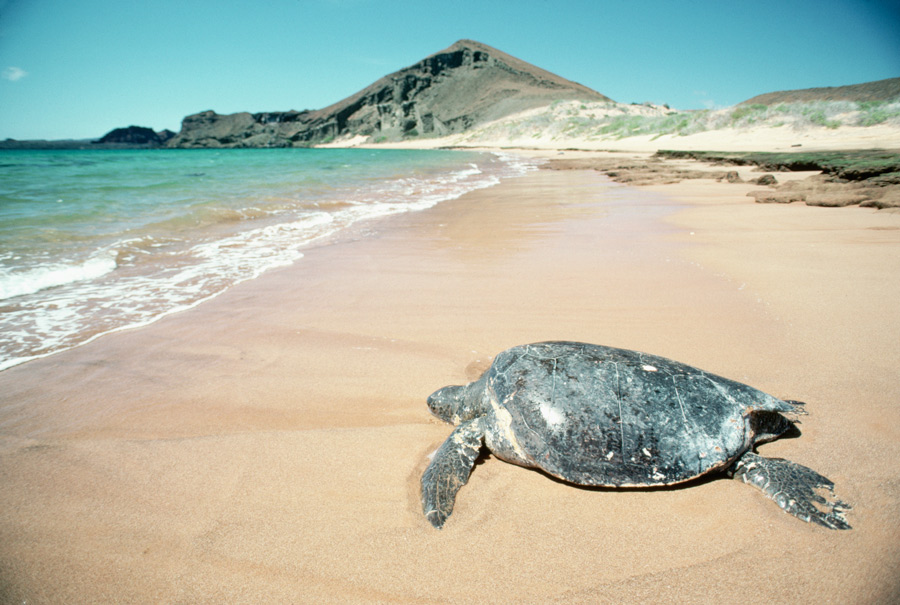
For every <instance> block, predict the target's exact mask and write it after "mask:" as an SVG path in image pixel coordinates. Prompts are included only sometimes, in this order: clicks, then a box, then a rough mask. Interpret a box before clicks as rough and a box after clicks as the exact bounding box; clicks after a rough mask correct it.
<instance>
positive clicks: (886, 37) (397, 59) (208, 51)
mask: <svg viewBox="0 0 900 605" xmlns="http://www.w3.org/2000/svg"><path fill="white" fill-rule="evenodd" d="M461 38H470V39H474V40H478V41H479V42H483V43H485V44H488V45H490V46H494V47H496V48H498V49H500V50H502V51H504V52H507V53H509V54H511V55H513V56H516V57H518V58H520V59H522V60H524V61H528V62H530V63H533V64H535V65H537V66H539V67H542V68H544V69H547V70H549V71H552V72H554V73H557V74H559V75H560V76H563V77H565V78H568V79H570V80H575V81H577V82H580V83H582V84H584V85H586V86H589V87H591V88H593V89H595V90H597V91H599V92H601V93H603V94H605V95H607V96H609V97H612V98H613V99H615V100H617V101H621V102H625V103H630V102H643V101H652V102H657V103H668V104H669V105H671V106H672V107H676V108H679V109H697V108H703V107H709V106H728V105H733V104H735V103H738V102H740V101H743V100H745V99H747V98H749V97H752V96H754V95H756V94H760V93H764V92H771V91H775V90H784V89H793V88H809V87H814V86H839V85H843V84H855V83H860V82H867V81H871V80H880V79H884V78H890V77H898V76H900V0H893V1H876V0H856V1H849V0H817V1H807V0H796V1H793V0H775V1H770V0H753V1H749V0H745V1H741V2H735V1H730V0H717V1H711V0H685V1H682V2H679V1H676V0H643V1H642V0H616V1H611V0H494V1H492V0H477V1H475V0H452V1H450V0H413V1H403V2H394V1H391V0H216V1H209V0H0V139H4V138H7V137H11V138H17V139H28V138H48V139H57V138H91V137H99V136H101V135H103V134H105V133H106V132H107V131H109V130H111V129H113V128H116V127H119V126H127V125H130V124H136V125H141V126H149V127H151V128H154V129H157V130H160V129H163V128H169V129H172V130H176V131H177V130H178V129H179V128H180V125H181V119H182V118H183V117H184V116H185V115H188V114H191V113H196V112H198V111H203V110H206V109H213V110H215V111H217V112H219V113H231V112H236V111H254V112H255V111H275V110H288V109H298V110H300V109H317V108H320V107H324V106H326V105H329V104H331V103H333V102H335V101H338V100H340V99H342V98H344V97H346V96H348V95H350V94H352V93H354V92H356V91H358V90H360V89H361V88H364V87H365V86H367V85H369V84H371V83H372V82H374V81H375V80H377V79H378V78H380V77H381V76H383V75H385V74H388V73H390V72H393V71H396V70H398V69H400V68H403V67H406V66H408V65H411V64H413V63H415V62H417V61H418V60H420V59H422V58H424V57H426V56H428V55H430V54H432V53H434V52H437V51H439V50H442V49H443V48H446V47H447V46H450V45H451V44H452V43H453V42H455V41H456V40H458V39H461Z"/></svg>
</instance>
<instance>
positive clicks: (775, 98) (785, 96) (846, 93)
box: [739, 78, 900, 105]
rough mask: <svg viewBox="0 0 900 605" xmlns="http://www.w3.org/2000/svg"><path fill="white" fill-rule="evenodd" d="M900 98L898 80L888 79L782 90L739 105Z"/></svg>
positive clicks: (873, 100) (858, 101)
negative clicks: (846, 84)
mask: <svg viewBox="0 0 900 605" xmlns="http://www.w3.org/2000/svg"><path fill="white" fill-rule="evenodd" d="M898 98H900V78H888V79H887V80H878V81H877V82H865V83H863V84H850V85H848V86H826V87H823V88H801V89H798V90H782V91H779V92H767V93H765V94H761V95H757V96H755V97H753V98H752V99H747V100H746V101H742V102H741V103H739V105H778V104H779V103H810V102H813V101H855V102H857V103H862V102H878V101H893V100H895V99H898Z"/></svg>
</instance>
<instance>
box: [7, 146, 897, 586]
mask: <svg viewBox="0 0 900 605" xmlns="http://www.w3.org/2000/svg"><path fill="white" fill-rule="evenodd" d="M570 155H571V154H570ZM695 165H696V163H695ZM741 170H742V171H746V172H749V171H750V168H742V169H741ZM744 176H749V174H744ZM801 176H802V175H801ZM754 188H757V186H755V185H751V184H746V183H745V184H733V183H726V182H717V181H714V180H711V179H699V180H692V181H684V182H682V183H679V184H674V185H655V186H652V187H643V188H634V187H629V186H625V185H621V184H617V183H614V182H612V181H610V180H609V178H608V177H606V176H605V175H603V174H601V173H599V172H596V171H593V170H560V171H554V170H540V171H537V172H533V173H531V174H529V175H527V176H525V177H522V178H518V179H512V180H507V181H504V182H503V183H501V184H500V185H498V186H495V187H492V188H488V189H483V190H479V191H476V192H473V193H469V194H467V195H465V196H463V197H461V198H459V199H456V200H453V201H450V202H445V203H442V204H440V205H438V206H436V207H435V208H432V209H430V210H426V211H422V212H417V213H409V214H404V215H399V216H394V217H389V218H386V219H383V220H379V221H377V222H370V223H367V224H366V225H364V226H363V227H360V228H359V229H358V231H357V232H356V233H355V234H353V235H351V236H348V237H344V238H343V239H342V240H341V241H338V242H333V243H329V244H328V245H322V246H319V247H316V248H312V249H310V250H307V251H306V252H305V256H304V258H303V259H302V260H301V261H299V262H297V263H296V264H294V265H293V266H290V267H287V268H284V269H279V270H274V271H271V272H269V273H267V274H265V275H264V276H262V277H260V278H258V279H256V280H253V281H250V282H245V283H243V284H241V285H238V286H236V287H234V288H232V289H230V290H228V291H227V292H225V293H224V294H222V295H221V296H219V297H217V298H215V299H214V300H211V301H209V302H207V303H204V304H202V305H200V306H198V307H196V308H194V309H191V310H189V311H186V312H183V313H180V314H176V315H172V316H169V317H167V318H165V319H163V320H161V321H158V322H157V323H155V324H152V325H150V326H147V327H144V328H140V329H134V330H128V331H123V332H119V333H115V334H111V335H108V336H105V337H103V338H100V339H98V340H96V341H94V342H92V343H90V344H87V345H84V346H81V347H79V348H76V349H73V350H70V351H67V352H63V353H59V354H56V355H53V356H50V357H47V358H44V359H39V360H36V361H32V362H29V363H26V364H23V365H20V366H16V367H13V368H11V369H8V370H6V371H4V372H0V393H2V395H0V485H2V489H0V602H3V603H23V602H27V603H97V602H122V603H149V602H153V603H249V602H269V603H288V602H291V603H313V602H316V603H321V602H326V603H472V602H480V603H548V602H558V603H639V602H666V603H709V602H720V603H736V602H745V601H747V600H753V601H756V602H800V603H827V602H833V603H887V602H891V601H895V600H896V599H898V598H900V580H898V578H900V470H898V464H897V460H898V459H900V406H898V402H900V382H898V380H897V365H898V356H900V349H898V344H897V343H898V342H900V306H898V304H897V301H898V300H900V281H898V280H897V279H896V276H898V275H900V214H898V213H896V212H889V211H875V210H873V209H871V208H858V207H848V208H813V207H808V206H805V205H801V204H790V205H782V204H769V205H763V204H755V203H754V202H753V199H752V198H749V197H747V196H746V194H747V192H748V191H750V190H751V189H754ZM550 339H553V340H562V339H565V340H579V341H586V342H594V343H600V344H606V345H611V346H618V347H625V348H630V349H637V350H642V351H646V352H649V353H654V354H658V355H663V356H667V357H671V358H674V359H677V360H679V361H682V362H685V363H689V364H692V365H696V366H698V367H701V368H704V369H706V370H709V371H711V372H714V373H717V374H721V375H723V376H727V377H730V378H733V379H736V380H740V381H743V382H746V383H748V384H751V385H753V386H755V387H757V388H760V389H762V390H764V391H766V392H769V393H772V394H773V395H776V396H780V397H784V398H790V399H798V400H801V401H805V402H807V408H808V410H809V416H806V417H804V418H803V420H802V425H801V426H800V429H801V431H802V433H803V434H802V436H801V437H800V438H797V439H783V440H780V441H776V442H774V443H771V444H767V445H764V446H762V447H761V448H760V453H762V454H763V455H766V456H772V457H784V458H788V459H791V460H793V461H795V462H798V463H801V464H804V465H806V466H809V467H811V468H813V469H815V470H817V471H818V472H820V473H822V474H823V475H825V476H827V477H829V478H830V479H831V480H833V481H834V482H835V484H836V491H837V494H838V495H839V496H840V497H841V498H842V499H844V500H846V501H847V502H849V503H851V504H852V505H853V510H852V511H851V512H850V513H849V515H848V520H849V521H850V523H851V525H852V526H853V529H852V530H849V531H830V530H827V529H824V528H821V527H818V526H814V525H810V524H806V523H803V522H801V521H799V520H797V519H796V518H794V517H792V516H789V515H787V514H785V513H784V512H782V511H781V510H780V509H779V508H778V507H777V506H776V505H775V504H774V503H773V502H772V501H770V500H768V499H767V498H765V497H764V496H763V495H762V494H761V493H760V492H758V491H757V490H754V489H752V488H750V487H748V486H746V485H743V484H741V483H739V482H737V481H733V480H729V479H727V478H725V477H722V478H719V479H715V480H705V481H701V482H698V483H694V484H688V485H685V486H682V487H679V488H677V489H662V490H630V491H627V490H596V489H594V490H592V489H583V488H578V487H574V486H571V485H566V484H563V483H561V482H558V481H554V480H551V479H549V478H548V477H547V476H546V475H544V474H542V473H540V472H536V471H533V470H528V469H523V468H520V467H517V466H513V465H510V464H507V463H504V462H502V461H499V460H497V459H496V458H494V457H492V456H485V457H483V459H482V461H481V462H479V463H478V464H477V465H476V467H475V469H474V472H473V474H472V476H471V479H470V481H469V483H468V484H467V485H466V486H465V487H464V488H463V489H462V491H461V492H460V495H459V498H458V500H457V504H456V508H455V510H454V513H453V516H452V517H451V518H450V519H449V521H448V523H447V524H446V526H445V527H444V529H443V530H440V531H437V530H435V529H434V528H432V527H431V526H430V525H429V523H428V522H427V521H426V520H425V518H424V517H423V515H422V512H421V507H420V504H419V478H420V476H421V474H422V472H423V470H424V469H425V467H426V465H427V462H428V456H429V454H430V453H431V452H433V451H434V450H435V449H436V448H437V447H438V446H439V445H440V444H441V442H442V441H443V440H444V439H446V437H447V436H448V435H449V433H450V431H451V426H450V425H447V424H444V423H441V422H440V421H439V420H437V419H435V418H433V417H432V416H431V415H430V414H429V412H428V410H427V408H426V406H425V398H426V397H427V396H428V395H429V394H430V393H431V392H432V391H434V390H435V389H437V388H439V387H441V386H444V385H447V384H460V383H463V382H466V381H468V380H473V379H475V378H477V377H478V376H479V375H480V373H481V372H482V371H483V370H484V369H485V368H487V367H488V366H489V364H490V361H491V359H492V357H493V356H494V355H496V354H497V353H499V352H500V351H502V350H504V349H506V348H508V347H510V346H514V345H518V344H524V343H528V342H535V341H541V340H550Z"/></svg>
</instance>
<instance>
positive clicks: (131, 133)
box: [94, 126, 175, 147]
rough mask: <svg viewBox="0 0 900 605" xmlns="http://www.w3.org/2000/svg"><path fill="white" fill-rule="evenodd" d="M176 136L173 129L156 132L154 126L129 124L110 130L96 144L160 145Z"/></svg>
mask: <svg viewBox="0 0 900 605" xmlns="http://www.w3.org/2000/svg"><path fill="white" fill-rule="evenodd" d="M174 136H175V133H174V132H172V131H171V130H161V131H160V132H155V131H154V130H153V129H152V128H146V127H144V126H128V127H126V128H116V129H114V130H110V131H109V132H107V133H106V134H105V135H103V136H102V137H101V138H100V139H98V140H96V141H94V143H95V144H96V145H127V146H138V147H140V146H144V147H158V146H160V145H163V144H165V143H166V142H167V141H168V140H169V139H171V138H172V137H174Z"/></svg>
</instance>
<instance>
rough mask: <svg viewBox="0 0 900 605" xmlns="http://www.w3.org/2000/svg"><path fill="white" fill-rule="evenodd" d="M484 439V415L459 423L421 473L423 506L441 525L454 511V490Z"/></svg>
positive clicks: (465, 477)
mask: <svg viewBox="0 0 900 605" xmlns="http://www.w3.org/2000/svg"><path fill="white" fill-rule="evenodd" d="M483 439H484V426H483V419H482V418H476V419H474V420H470V421H468V422H463V423H462V424H460V425H459V426H458V427H456V429H454V431H453V432H452V433H450V436H449V437H447V440H446V441H445V442H444V443H443V445H441V447H440V448H439V449H438V451H437V452H435V454H434V458H432V460H431V464H429V465H428V468H427V469H425V473H424V474H423V475H422V510H423V511H424V513H425V517H426V518H427V519H428V520H429V521H430V522H431V524H432V525H434V526H435V527H436V528H438V529H440V528H441V527H443V525H444V521H446V520H447V517H449V516H450V513H451V512H452V511H453V503H454V501H455V500H456V492H458V491H459V488H461V487H462V486H463V485H465V484H466V481H468V480H469V474H471V472H472V467H473V466H474V465H475V460H476V458H478V452H479V451H480V450H481V444H482V441H483Z"/></svg>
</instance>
